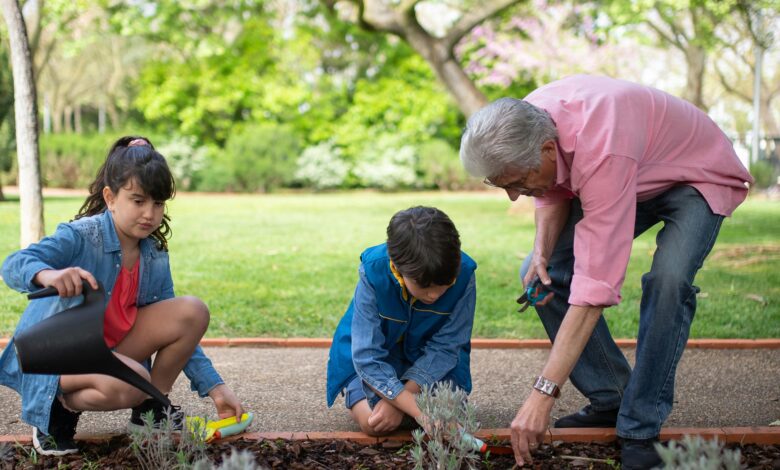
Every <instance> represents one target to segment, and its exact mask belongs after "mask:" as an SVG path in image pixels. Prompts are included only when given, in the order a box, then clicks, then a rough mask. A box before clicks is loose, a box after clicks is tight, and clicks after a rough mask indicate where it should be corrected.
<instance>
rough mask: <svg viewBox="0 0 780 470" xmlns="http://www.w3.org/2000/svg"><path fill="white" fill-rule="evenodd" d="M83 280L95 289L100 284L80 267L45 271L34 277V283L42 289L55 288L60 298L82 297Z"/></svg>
mask: <svg viewBox="0 0 780 470" xmlns="http://www.w3.org/2000/svg"><path fill="white" fill-rule="evenodd" d="M82 280H84V281H87V282H89V285H90V286H92V288H93V289H96V290H97V288H98V283H97V281H96V280H95V276H93V275H92V274H91V273H90V272H89V271H85V270H83V269H81V268H79V267H73V268H65V269H44V270H43V271H40V272H38V274H36V275H35V277H33V283H35V284H38V285H39V286H41V287H49V286H51V287H54V288H55V289H57V293H58V294H59V295H60V297H75V296H77V295H81V290H82V282H83V281H82Z"/></svg>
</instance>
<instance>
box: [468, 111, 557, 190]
mask: <svg viewBox="0 0 780 470" xmlns="http://www.w3.org/2000/svg"><path fill="white" fill-rule="evenodd" d="M557 138H558V130H557V129H556V128H555V123H554V122H553V120H552V118H551V117H550V115H549V114H547V112H546V111H544V110H543V109H541V108H537V107H536V106H534V105H532V104H531V103H529V102H527V101H523V100H518V99H514V98H500V99H498V100H496V101H494V102H492V103H490V104H489V105H487V106H485V107H484V108H482V109H480V110H479V111H477V112H476V113H474V114H473V115H472V116H471V117H470V118H469V120H468V122H467V123H466V129H465V130H464V132H463V137H462V138H461V141H460V160H461V162H462V163H463V167H464V168H465V169H466V171H468V172H469V173H470V174H471V175H473V176H478V177H488V178H491V177H496V176H499V175H500V174H501V173H503V172H504V170H505V169H506V167H507V166H510V165H511V166H517V167H520V168H533V169H536V168H539V166H540V165H541V163H542V161H541V148H542V144H543V143H545V142H546V141H548V140H555V139H557Z"/></svg>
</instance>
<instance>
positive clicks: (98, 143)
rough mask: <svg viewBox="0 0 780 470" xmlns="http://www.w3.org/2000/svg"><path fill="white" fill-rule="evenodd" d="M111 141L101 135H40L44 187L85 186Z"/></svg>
mask: <svg viewBox="0 0 780 470" xmlns="http://www.w3.org/2000/svg"><path fill="white" fill-rule="evenodd" d="M112 142H113V140H112V139H111V138H109V137H107V136H106V135H104V134H44V135H42V136H41V139H40V158H41V160H40V161H41V179H42V180H43V185H44V186H50V187H58V188H86V187H87V186H89V184H90V183H91V182H92V180H93V179H94V178H95V174H96V173H97V170H98V168H99V167H100V165H101V164H103V161H104V160H105V158H106V154H107V152H108V149H109V147H110V146H111V143H112Z"/></svg>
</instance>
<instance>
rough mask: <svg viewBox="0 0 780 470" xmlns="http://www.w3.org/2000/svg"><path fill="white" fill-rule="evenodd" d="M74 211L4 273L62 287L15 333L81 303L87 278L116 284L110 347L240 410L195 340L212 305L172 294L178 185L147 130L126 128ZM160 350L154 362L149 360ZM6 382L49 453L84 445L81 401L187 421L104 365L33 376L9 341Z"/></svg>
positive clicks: (224, 410)
mask: <svg viewBox="0 0 780 470" xmlns="http://www.w3.org/2000/svg"><path fill="white" fill-rule="evenodd" d="M89 191H90V195H89V197H87V200H86V201H85V202H84V205H83V206H82V207H81V209H80V210H79V213H78V214H77V215H76V219H75V220H74V221H71V222H70V223H67V224H60V225H59V227H57V231H56V232H55V233H54V235H52V236H51V237H46V238H44V239H43V240H41V241H40V242H39V243H35V244H32V245H30V246H29V247H27V248H25V249H23V250H20V251H18V252H16V253H14V254H12V255H11V256H9V257H8V258H7V259H6V260H5V262H4V263H3V269H2V274H3V279H4V280H5V282H6V283H7V284H8V285H9V286H10V287H11V288H13V289H16V290H18V291H21V292H30V291H35V290H38V289H41V288H43V287H48V286H54V287H55V288H56V289H57V291H58V292H59V297H49V298H44V299H39V300H34V301H32V302H30V304H29V306H28V307H27V309H26V310H25V312H24V314H23V315H22V318H21V320H20V321H19V325H18V326H17V330H16V331H17V333H18V332H20V331H22V330H24V329H26V328H28V327H30V326H31V325H33V324H35V323H37V322H39V321H41V320H43V319H44V318H47V317H49V316H51V315H53V314H54V313H57V312H60V311H62V310H64V309H67V308H70V307H72V306H74V305H77V304H78V303H79V302H80V298H79V297H78V296H80V294H81V290H82V282H83V281H86V282H88V283H89V284H90V285H91V286H92V287H93V288H97V281H98V280H99V281H100V282H101V283H102V284H103V286H104V287H105V289H106V292H107V294H109V295H110V299H109V301H108V305H107V307H106V314H105V323H104V337H105V340H106V344H107V345H108V346H109V347H111V348H113V350H114V354H116V355H117V357H118V358H119V359H120V360H122V361H124V362H125V363H126V364H127V365H128V366H130V367H131V368H133V369H134V370H135V371H136V372H138V373H139V374H140V375H141V376H142V377H145V378H146V379H147V380H150V381H151V383H152V384H154V386H155V387H157V388H158V389H159V390H160V391H161V392H162V393H166V394H167V393H168V392H169V391H170V390H171V387H172V386H173V383H174V382H175V381H176V377H177V376H178V375H179V372H181V371H182V370H184V373H185V374H186V375H187V377H188V378H189V379H190V381H191V384H192V389H193V390H196V391H197V392H198V393H199V394H200V396H201V397H205V396H206V395H208V396H210V397H211V399H212V400H213V401H214V405H215V406H216V408H217V412H218V413H219V416H220V417H221V418H225V417H229V416H234V415H235V416H239V417H240V416H241V414H242V413H243V409H242V406H241V403H240V401H239V400H238V398H237V397H236V396H235V394H234V393H233V391H232V390H231V389H230V388H229V387H228V386H227V385H225V383H224V382H223V381H222V378H221V377H220V376H219V374H218V373H217V371H216V370H215V369H214V367H213V366H212V364H211V361H210V360H209V359H208V358H207V357H206V356H205V355H204V353H203V350H202V349H201V348H200V346H198V343H199V342H200V339H201V338H202V337H203V334H204V333H205V332H206V328H207V327H208V324H209V311H208V309H207V307H206V305H205V304H204V303H203V302H202V301H200V300H199V299H197V298H195V297H174V293H173V281H172V279H171V271H170V265H169V261H168V245H167V238H168V236H169V235H170V233H171V229H170V226H169V225H168V221H169V220H170V219H169V217H168V215H167V214H166V213H165V202H166V201H167V200H168V199H171V198H172V197H173V195H174V193H175V186H174V181H173V176H172V175H171V172H170V170H169V168H168V165H167V164H166V162H165V159H164V158H163V156H162V155H160V154H159V153H157V152H156V151H155V150H154V146H152V144H151V142H149V139H146V138H143V137H134V136H130V137H123V138H121V139H119V140H118V141H117V142H116V143H114V145H113V146H112V147H111V150H110V151H109V154H108V158H107V159H106V161H105V163H104V164H103V166H102V167H101V168H100V170H99V171H98V174H97V178H96V179H95V181H94V182H93V183H92V184H91V185H90V188H89ZM153 354H156V356H155V359H154V363H153V365H152V366H151V370H150V371H147V369H146V368H145V367H144V366H143V365H142V363H145V362H147V361H149V360H150V358H151V356H152V355H153ZM0 384H3V385H6V386H8V387H11V388H13V389H14V390H16V391H17V392H18V393H20V394H21V397H22V419H23V420H24V421H26V422H27V423H29V424H31V425H32V426H33V445H34V447H35V449H36V451H38V452H39V453H41V454H43V455H64V454H70V453H74V452H76V451H77V450H78V448H77V447H76V445H75V442H74V440H73V436H74V434H75V431H76V424H77V423H78V418H79V414H80V412H81V411H108V410H117V409H123V408H130V407H132V408H133V412H132V415H131V419H130V426H141V425H143V421H142V416H143V415H144V414H145V413H146V412H149V411H151V412H152V413H153V416H154V421H155V424H159V422H160V421H162V420H163V419H165V418H166V416H170V419H171V420H172V421H173V423H174V425H175V426H177V427H179V429H180V426H181V425H182V421H183V414H182V413H181V412H179V411H178V409H179V407H173V409H163V405H161V404H160V403H159V402H157V401H156V400H153V399H151V398H149V399H146V398H147V396H146V395H145V394H144V393H143V392H141V391H140V390H138V389H136V388H135V387H133V386H131V385H129V384H127V383H125V382H123V381H121V380H118V379H115V378H113V377H109V376H106V375H100V374H85V375H63V376H52V375H32V374H30V375H28V374H23V373H22V372H21V371H20V370H19V367H18V364H17V358H16V351H15V348H14V347H13V344H9V345H8V347H6V348H5V351H4V352H3V355H2V356H1V357H0Z"/></svg>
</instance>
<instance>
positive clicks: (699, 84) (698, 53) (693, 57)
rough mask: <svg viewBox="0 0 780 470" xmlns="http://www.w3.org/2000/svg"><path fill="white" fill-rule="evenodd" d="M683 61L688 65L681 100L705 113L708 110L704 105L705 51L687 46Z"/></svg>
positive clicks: (697, 47)
mask: <svg viewBox="0 0 780 470" xmlns="http://www.w3.org/2000/svg"><path fill="white" fill-rule="evenodd" d="M685 61H686V62H687V63H688V70H687V80H686V83H685V90H684V91H683V98H684V99H685V100H687V101H690V102H691V103H693V104H694V105H696V107H698V108H699V109H701V110H702V111H704V112H707V109H708V108H707V105H706V104H705V103H704V71H705V69H706V68H707V51H705V50H704V48H702V47H699V46H689V47H688V48H687V49H686V51H685Z"/></svg>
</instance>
